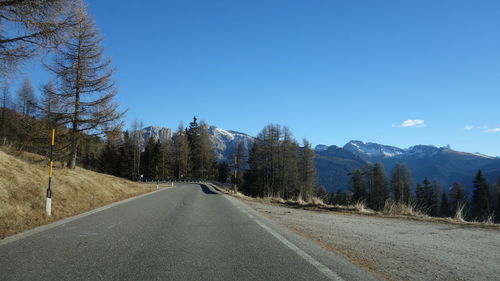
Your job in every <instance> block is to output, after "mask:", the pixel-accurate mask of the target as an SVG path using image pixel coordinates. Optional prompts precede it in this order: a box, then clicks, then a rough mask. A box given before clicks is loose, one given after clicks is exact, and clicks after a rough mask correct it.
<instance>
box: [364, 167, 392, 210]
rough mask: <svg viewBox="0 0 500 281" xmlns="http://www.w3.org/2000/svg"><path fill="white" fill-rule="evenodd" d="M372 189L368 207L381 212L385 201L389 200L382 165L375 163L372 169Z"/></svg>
mask: <svg viewBox="0 0 500 281" xmlns="http://www.w3.org/2000/svg"><path fill="white" fill-rule="evenodd" d="M372 177H373V180H372V184H373V189H372V194H371V202H369V203H370V205H371V206H370V207H371V208H373V209H374V210H382V209H383V208H384V205H385V200H387V198H389V189H388V188H387V176H386V174H385V170H384V166H383V165H382V163H380V162H379V163H377V164H375V166H374V167H373V175H372Z"/></svg>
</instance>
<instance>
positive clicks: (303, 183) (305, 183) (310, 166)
mask: <svg viewBox="0 0 500 281" xmlns="http://www.w3.org/2000/svg"><path fill="white" fill-rule="evenodd" d="M302 143H303V147H302V148H301V149H300V154H299V181H300V192H299V197H301V198H302V199H303V200H305V201H310V200H311V199H312V196H313V194H314V188H315V187H316V167H315V166H314V151H313V150H312V148H311V143H310V142H309V141H308V140H307V139H303V140H302Z"/></svg>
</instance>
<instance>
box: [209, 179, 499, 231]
mask: <svg viewBox="0 0 500 281" xmlns="http://www.w3.org/2000/svg"><path fill="white" fill-rule="evenodd" d="M212 186H214V187H215V188H216V189H217V190H219V191H220V192H223V193H226V194H229V195H231V196H234V197H237V198H240V199H243V200H249V201H257V202H261V203H266V204H273V205H279V206H283V207H288V208H300V209H304V210H311V211H320V212H340V213H347V214H353V215H366V216H378V217H385V218H396V219H409V220H415V221H425V222H434V223H447V224H455V225H464V226H471V227H483V228H491V229H500V224H495V223H493V217H490V218H488V219H487V220H486V221H484V222H470V221H465V220H464V219H463V208H459V211H458V212H457V214H456V216H455V217H453V218H437V217H430V216H428V215H426V214H424V213H422V212H420V211H418V209H417V208H416V206H415V205H411V204H410V205H406V204H399V203H395V202H393V201H391V200H388V201H387V202H386V204H385V206H384V209H383V210H382V211H380V212H377V211H374V210H372V209H369V208H367V207H366V205H365V203H364V202H357V203H355V204H352V205H329V204H325V203H324V202H323V200H321V198H312V199H311V202H305V201H304V200H302V199H301V198H298V199H297V200H283V199H282V198H279V197H264V198H254V197H249V196H246V195H244V194H242V193H239V192H238V193H234V192H231V191H227V190H226V189H224V188H220V187H217V186H216V185H213V184H212Z"/></svg>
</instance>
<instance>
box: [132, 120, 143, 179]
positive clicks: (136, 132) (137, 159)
mask: <svg viewBox="0 0 500 281" xmlns="http://www.w3.org/2000/svg"><path fill="white" fill-rule="evenodd" d="M131 129H132V132H131V142H132V147H133V156H132V158H133V160H132V161H133V168H132V170H133V171H132V179H133V180H136V181H137V180H140V174H141V173H140V167H141V150H142V147H143V145H144V138H143V133H144V125H143V124H142V121H139V120H137V119H134V121H133V122H132V128H131Z"/></svg>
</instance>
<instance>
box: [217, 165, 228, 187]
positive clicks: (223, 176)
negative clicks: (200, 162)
mask: <svg viewBox="0 0 500 281" xmlns="http://www.w3.org/2000/svg"><path fill="white" fill-rule="evenodd" d="M217 166H218V170H219V171H218V178H217V181H218V182H222V183H225V182H227V180H228V179H229V177H230V173H231V170H230V169H229V164H228V163H227V161H222V162H220V163H218V164H217Z"/></svg>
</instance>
